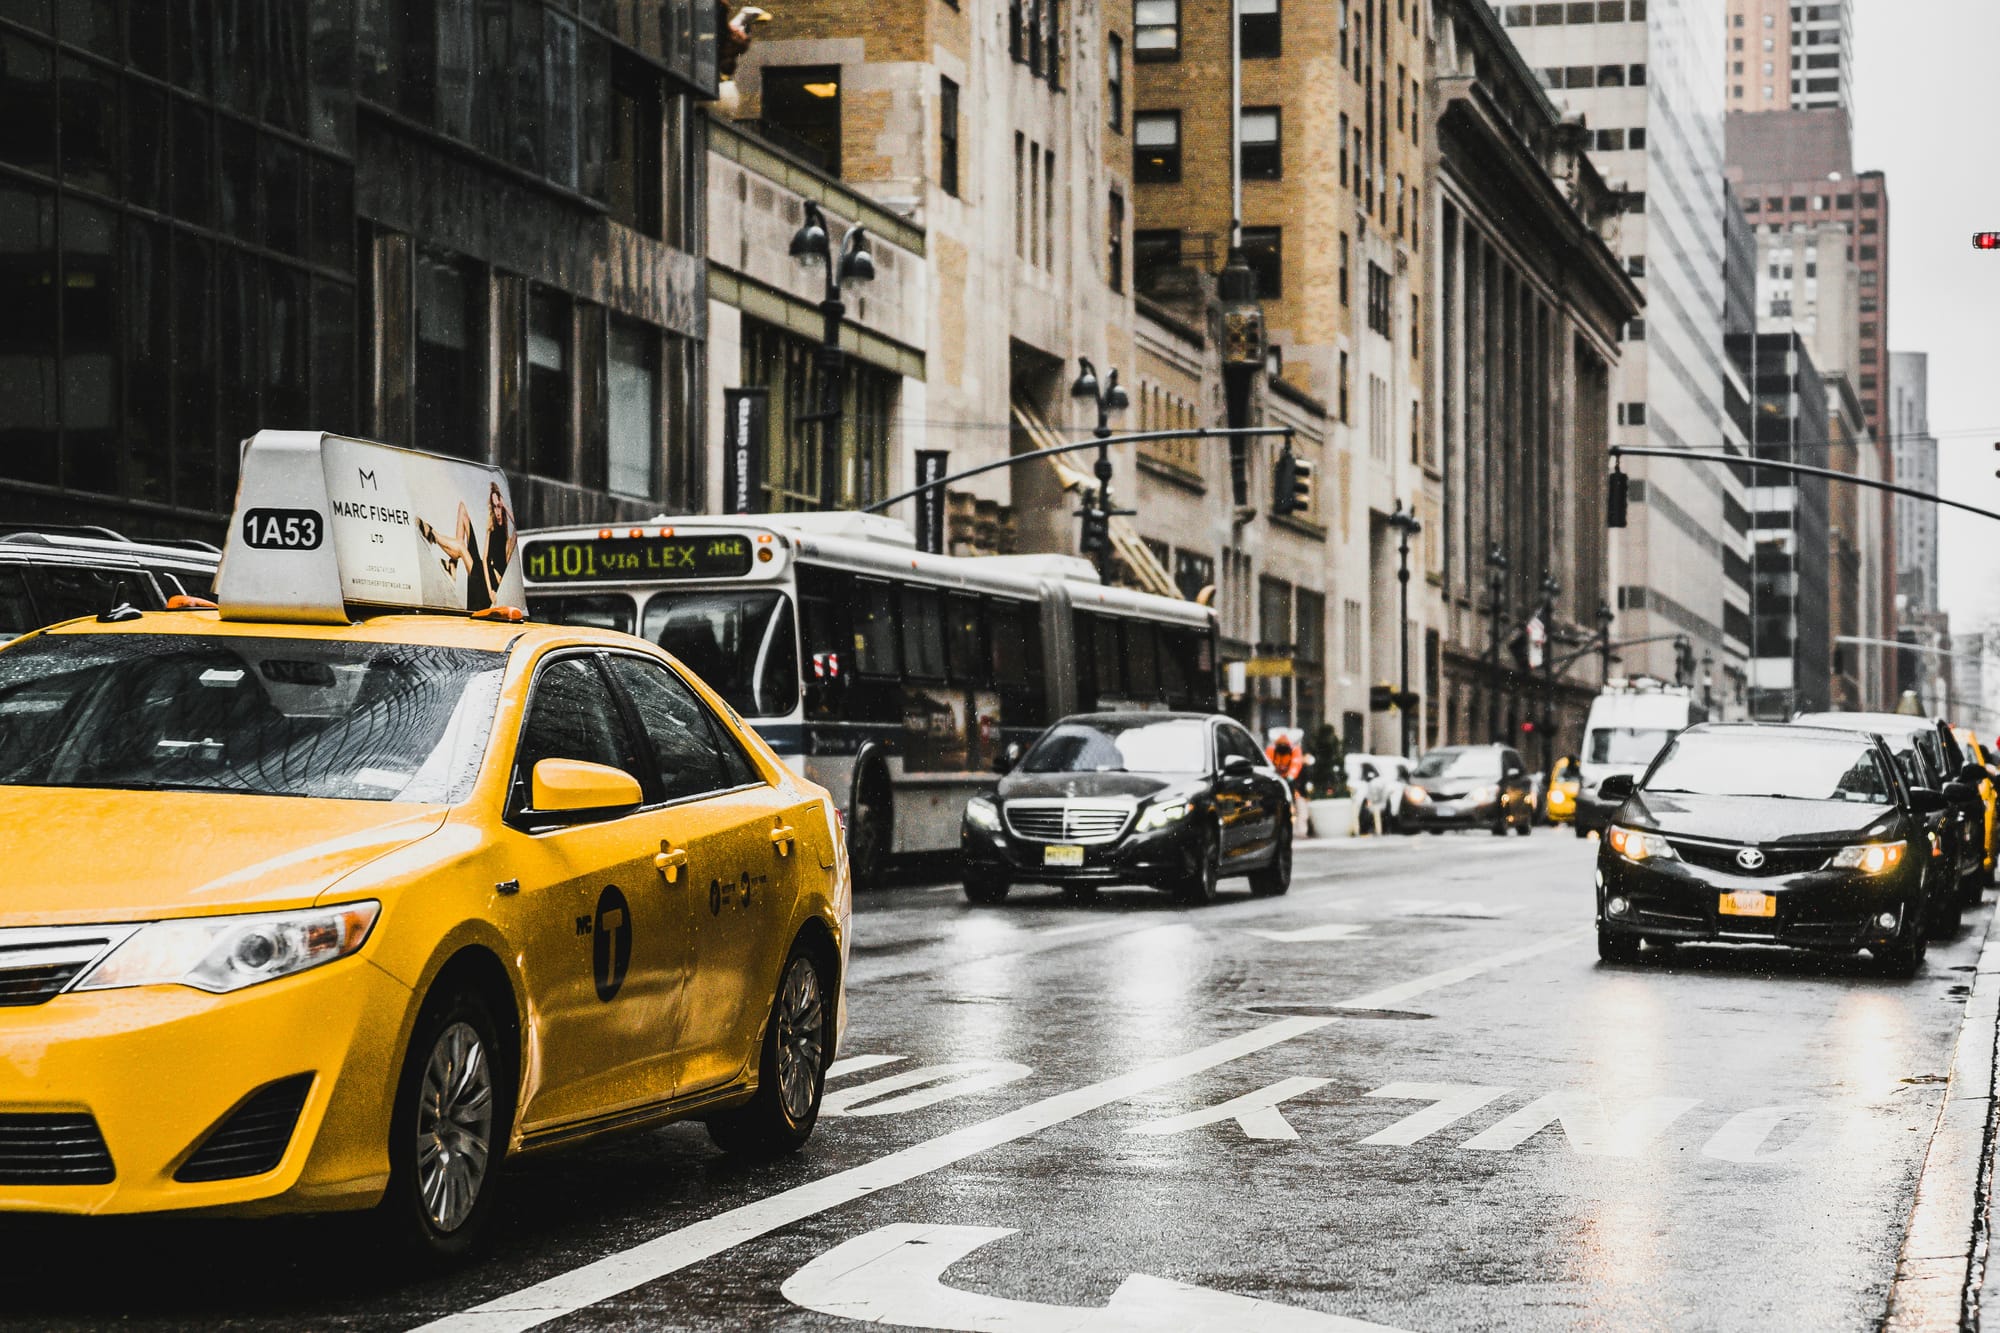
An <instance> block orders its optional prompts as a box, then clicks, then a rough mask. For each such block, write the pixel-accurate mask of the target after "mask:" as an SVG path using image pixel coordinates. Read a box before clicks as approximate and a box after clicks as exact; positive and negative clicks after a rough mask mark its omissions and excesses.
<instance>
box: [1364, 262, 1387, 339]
mask: <svg viewBox="0 0 2000 1333" xmlns="http://www.w3.org/2000/svg"><path fill="white" fill-rule="evenodd" d="M1389 286H1390V283H1389V272H1388V270H1387V269H1385V268H1383V267H1382V266H1381V265H1379V264H1377V263H1375V262H1374V261H1373V260H1370V261H1369V263H1368V327H1369V328H1371V329H1373V330H1375V332H1377V333H1379V334H1381V335H1382V336H1383V337H1384V338H1387V337H1388V336H1389V320H1390V318H1391V315H1390V311H1389Z"/></svg>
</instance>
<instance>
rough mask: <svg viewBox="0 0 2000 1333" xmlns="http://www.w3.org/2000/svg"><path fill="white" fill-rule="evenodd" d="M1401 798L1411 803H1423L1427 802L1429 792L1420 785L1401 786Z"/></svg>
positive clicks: (1429, 797)
mask: <svg viewBox="0 0 2000 1333" xmlns="http://www.w3.org/2000/svg"><path fill="white" fill-rule="evenodd" d="M1403 799H1404V800H1405V801H1408V802H1409V803H1410V804H1411V805H1425V804H1428V803H1429V801H1430V799H1431V794H1430V793H1429V792H1427V791H1425V790H1424V789H1423V788H1422V787H1405V788H1403Z"/></svg>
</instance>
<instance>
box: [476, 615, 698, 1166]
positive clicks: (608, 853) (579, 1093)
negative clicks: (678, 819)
mask: <svg viewBox="0 0 2000 1333" xmlns="http://www.w3.org/2000/svg"><path fill="white" fill-rule="evenodd" d="M599 656H600V655H599V654H597V653H594V652H587V653H569V654H563V655H560V656H556V657H553V658H546V659H544V660H543V661H542V663H541V664H540V666H539V667H538V669H537V671H536V677H535V682H534V687H533V690H532V692H531V694H530V696H529V702H528V714H527V720H526V723H525V725H524V726H523V728H522V731H521V741H520V745H519V746H518V748H517V753H516V756H515V765H514V775H513V782H512V784H511V785H510V796H509V802H508V812H507V826H508V832H507V835H506V846H505V848H504V851H505V856H506V865H507V868H508V871H509V873H510V874H512V875H513V876H514V882H515V883H517V884H518V885H519V887H518V889H516V890H515V891H513V892H511V893H508V894H506V896H503V897H501V898H499V899H498V900H497V903H498V908H497V910H498V912H499V914H500V920H501V924H502V925H503V926H505V927H511V929H510V930H509V934H510V935H511V937H512V938H514V939H515V940H516V941H517V942H519V944H520V945H521V955H520V957H521V970H522V980H523V983H524V987H525V989H526V991H527V997H528V1006H529V1022H530V1025H531V1028H532V1033H533V1035H532V1038H531V1040H530V1042H529V1044H528V1050H527V1065H528V1067H527V1069H526V1071H525V1073H526V1083H525V1091H524V1096H523V1102H522V1108H521V1127H522V1130H523V1131H524V1132H525V1133H527V1134H528V1135H530V1136H531V1137H532V1136H533V1135H534V1134H536V1133H537V1132H538V1131H544V1130H550V1129H554V1128H557V1127H559V1126H561V1125H563V1124H566V1123H575V1122H578V1121H587V1120H589V1119H591V1118H593V1117H596V1116H601V1115H606V1114H611V1113H615V1112H617V1111H619V1110H623V1109H627V1108H630V1107H635V1106H641V1105H645V1104H647V1103H650V1102H658V1101H664V1100H666V1099H667V1098H669V1097H671V1096H672V1095H673V1091H674V1075H675V1072H676V1071H675V1066H674V1061H673V1059H672V1051H673V1046H674V1042H675V1039H676V1037H677V1036H678V1034H679V1031H680V1027H681V1007H682V1005H683V1003H684V1002H685V993H686V987H685V982H686V973H687V967H688V961H689V958H688V948H687V941H688V935H687V914H686V908H685V902H684V900H683V898H682V897H681V896H680V895H679V894H676V893H673V892H670V891H669V890H668V886H667V885H666V883H665V876H664V874H663V872H662V870H661V868H660V867H659V866H658V865H657V864H656V857H657V856H658V854H659V851H660V841H661V834H662V828H663V819H662V815H663V811H661V810H660V809H659V808H658V807H657V805H651V806H642V807H641V808H639V809H637V810H634V811H631V812H629V813H626V814H622V815H619V816H617V817H613V818H605V817H603V816H601V815H586V816H583V817H580V818H574V819H569V820H567V821H564V820H561V819H559V818H558V817H553V816H549V817H538V816H537V815H536V814H535V812H534V810H533V808H532V805H531V799H532V791H533V789H532V785H531V783H530V775H531V774H532V773H533V771H534V766H535V764H536V763H538V762H539V761H541V760H543V759H578V760H583V761H586V762H589V763H595V764H606V765H609V766H610V767H613V768H617V769H622V770H623V771H625V772H627V773H630V774H631V775H632V776H633V777H635V778H637V779H638V780H639V783H640V786H641V787H642V789H646V790H648V792H649V794H650V793H652V792H655V791H657V786H658V780H657V778H656V776H655V775H654V774H653V773H652V772H651V760H650V756H649V755H648V753H647V749H646V746H645V745H644V743H643V741H642V740H641V739H640V738H639V737H638V736H637V735H636V734H635V733H634V731H633V729H632V727H631V726H630V725H629V724H628V723H627V721H626V719H625V716H624V714H623V712H622V711H621V709H620V708H619V706H618V703H617V700H616V697H615V695H614V694H613V692H612V690H611V688H610V685H609V682H608V681H607V679H606V677H605V673H604V669H603V666H602V665H601V663H600V661H599Z"/></svg>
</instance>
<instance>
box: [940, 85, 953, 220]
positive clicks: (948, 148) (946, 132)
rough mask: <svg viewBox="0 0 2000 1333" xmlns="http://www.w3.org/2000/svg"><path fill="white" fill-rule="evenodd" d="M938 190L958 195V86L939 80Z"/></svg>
mask: <svg viewBox="0 0 2000 1333" xmlns="http://www.w3.org/2000/svg"><path fill="white" fill-rule="evenodd" d="M938 188H939V189H941V190H943V191H944V192H945V193H946V194H949V195H952V196H956V195H957V194H958V85H957V84H955V83H953V82H952V81H951V80H950V79H947V78H944V77H942V76H940V77H939V79H938Z"/></svg>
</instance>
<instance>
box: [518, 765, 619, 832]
mask: <svg viewBox="0 0 2000 1333" xmlns="http://www.w3.org/2000/svg"><path fill="white" fill-rule="evenodd" d="M532 782H533V793H532V796H531V798H530V799H531V802H532V804H533V807H534V812H535V813H536V814H537V815H571V816H579V817H586V818H587V817H590V816H597V817H600V818H607V819H608V818H611V817H612V816H615V815H620V814H623V813H624V812H625V811H627V810H630V809H632V808H633V807H635V806H637V805H638V804H639V803H640V802H641V801H643V800H644V799H645V793H644V792H643V791H641V790H640V787H639V780H638V779H637V778H635V777H633V776H632V775H631V774H630V773H627V772H625V771H624V770H623V769H619V768H612V767H610V766H609V765H607V764H592V763H586V762H584V761H583V760H581V759H544V760H542V761H541V762H540V763H537V764H536V765H535V771H534V775H533V779H532Z"/></svg>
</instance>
